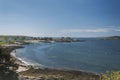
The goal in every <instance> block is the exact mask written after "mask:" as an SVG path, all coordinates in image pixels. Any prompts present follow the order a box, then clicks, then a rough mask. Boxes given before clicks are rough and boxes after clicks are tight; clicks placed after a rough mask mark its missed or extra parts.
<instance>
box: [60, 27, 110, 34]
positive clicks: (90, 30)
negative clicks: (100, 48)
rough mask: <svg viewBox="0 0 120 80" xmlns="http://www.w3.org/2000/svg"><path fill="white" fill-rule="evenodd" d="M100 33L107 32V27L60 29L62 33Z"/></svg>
mask: <svg viewBox="0 0 120 80" xmlns="http://www.w3.org/2000/svg"><path fill="white" fill-rule="evenodd" d="M83 32H85V33H101V32H109V29H106V28H103V29H66V30H62V33H83Z"/></svg>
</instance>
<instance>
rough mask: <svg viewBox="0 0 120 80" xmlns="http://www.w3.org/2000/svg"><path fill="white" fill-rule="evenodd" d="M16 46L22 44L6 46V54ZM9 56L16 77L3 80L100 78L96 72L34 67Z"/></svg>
mask: <svg viewBox="0 0 120 80" xmlns="http://www.w3.org/2000/svg"><path fill="white" fill-rule="evenodd" d="M17 48H22V46H21V47H20V46H19V47H16V46H13V47H12V48H11V47H10V46H9V47H8V48H6V50H8V49H10V50H9V52H8V53H9V54H8V55H10V53H11V52H12V51H13V50H15V49H17ZM10 56H11V59H14V64H17V65H18V68H17V69H16V70H15V71H14V72H15V73H16V75H17V76H16V77H17V78H16V79H4V80H99V78H100V76H99V75H97V74H94V73H89V72H83V71H74V70H60V69H49V68H39V69H34V68H33V67H32V66H30V65H26V64H24V63H23V62H22V61H21V60H19V59H17V58H16V57H15V56H13V55H10ZM0 80H2V79H0Z"/></svg>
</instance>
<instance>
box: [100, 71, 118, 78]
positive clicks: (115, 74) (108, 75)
mask: <svg viewBox="0 0 120 80" xmlns="http://www.w3.org/2000/svg"><path fill="white" fill-rule="evenodd" d="M100 80H120V71H112V72H106V73H105V74H102V76H101V79H100Z"/></svg>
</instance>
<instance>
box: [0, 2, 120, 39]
mask: <svg viewBox="0 0 120 80" xmlns="http://www.w3.org/2000/svg"><path fill="white" fill-rule="evenodd" d="M119 4H120V0H0V35H28V36H52V37H61V36H70V37H101V36H113V35H120V5H119Z"/></svg>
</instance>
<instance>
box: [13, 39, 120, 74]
mask: <svg viewBox="0 0 120 80" xmlns="http://www.w3.org/2000/svg"><path fill="white" fill-rule="evenodd" d="M15 54H16V57H19V58H21V59H23V60H24V61H26V62H28V63H29V64H34V65H35V66H46V67H49V68H62V69H73V70H84V71H90V72H96V73H101V72H105V71H106V70H120V40H97V39H88V40H86V41H85V42H72V43H34V44H30V45H25V48H22V49H17V50H16V53H15Z"/></svg>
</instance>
